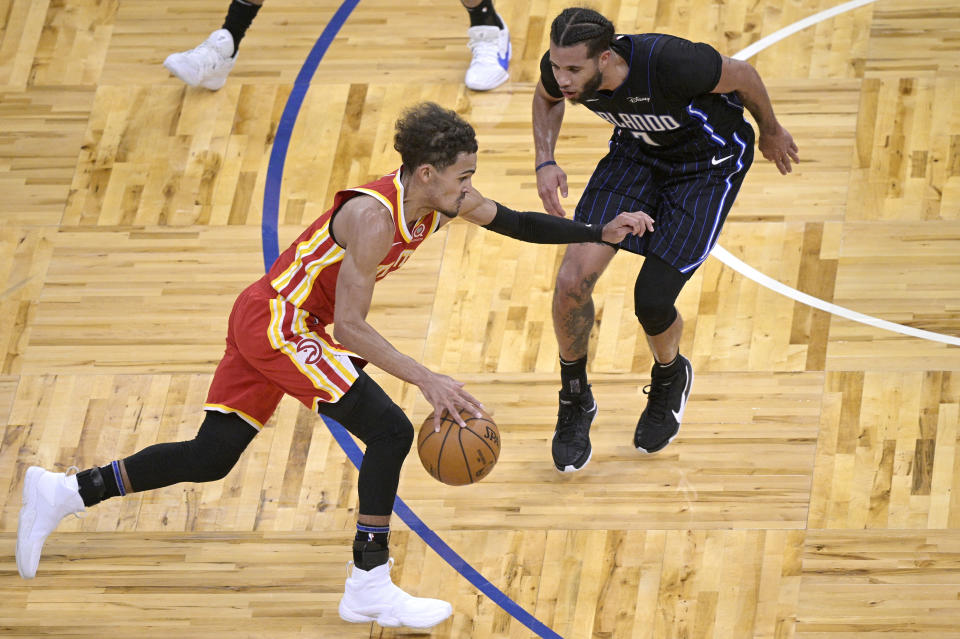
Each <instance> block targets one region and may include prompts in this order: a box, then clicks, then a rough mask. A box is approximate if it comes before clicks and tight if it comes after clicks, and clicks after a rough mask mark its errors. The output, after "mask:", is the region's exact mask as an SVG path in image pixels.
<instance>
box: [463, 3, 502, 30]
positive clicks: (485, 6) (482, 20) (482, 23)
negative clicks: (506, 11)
mask: <svg viewBox="0 0 960 639" xmlns="http://www.w3.org/2000/svg"><path fill="white" fill-rule="evenodd" d="M464 8H465V9H466V10H467V13H469V14H470V26H471V27H497V28H498V29H502V28H503V20H501V19H500V16H498V15H497V12H496V10H495V9H494V8H493V0H483V2H481V3H480V4H478V5H477V6H475V7H473V8H472V9H471V8H470V7H464Z"/></svg>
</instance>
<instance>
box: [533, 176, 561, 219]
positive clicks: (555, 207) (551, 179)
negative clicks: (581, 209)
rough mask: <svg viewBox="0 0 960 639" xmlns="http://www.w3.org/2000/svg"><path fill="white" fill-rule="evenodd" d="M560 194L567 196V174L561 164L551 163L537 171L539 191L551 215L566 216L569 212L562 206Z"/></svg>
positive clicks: (545, 208) (546, 209)
mask: <svg viewBox="0 0 960 639" xmlns="http://www.w3.org/2000/svg"><path fill="white" fill-rule="evenodd" d="M558 189H559V191H560V195H561V196H563V197H567V174H566V173H564V172H563V169H561V168H560V167H559V166H557V165H555V164H550V165H548V166H545V167H543V168H542V169H540V170H539V171H537V193H538V194H539V195H540V201H541V202H543V208H544V210H545V211H546V212H547V213H549V214H550V215H556V216H557V217H566V216H567V212H566V211H564V210H563V207H562V206H560V198H559V197H557V190H558Z"/></svg>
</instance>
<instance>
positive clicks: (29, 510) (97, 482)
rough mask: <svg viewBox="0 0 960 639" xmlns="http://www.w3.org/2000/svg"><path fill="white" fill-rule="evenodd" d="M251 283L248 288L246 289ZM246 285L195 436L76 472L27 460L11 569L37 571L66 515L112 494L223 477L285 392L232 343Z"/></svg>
mask: <svg viewBox="0 0 960 639" xmlns="http://www.w3.org/2000/svg"><path fill="white" fill-rule="evenodd" d="M251 288H252V287H251ZM250 292H251V289H250V288H248V289H247V290H246V291H244V292H243V293H242V294H241V295H240V296H239V297H238V298H237V301H236V303H235V304H234V307H233V311H232V312H231V314H230V322H229V332H228V336H227V348H226V352H225V353H224V356H223V359H221V361H220V364H219V365H218V366H217V370H216V373H215V374H214V377H213V382H212V383H211V384H210V390H209V393H208V395H207V404H206V406H205V407H206V409H207V413H206V416H205V418H204V420H203V423H202V424H201V426H200V429H199V431H198V432H197V435H196V437H194V438H193V439H192V440H189V441H182V442H171V443H164V444H155V445H153V446H149V447H147V448H145V449H143V450H141V451H139V452H138V453H135V454H133V455H131V456H129V457H125V458H123V459H118V460H115V461H113V462H111V463H109V464H106V465H104V466H94V467H91V468H88V469H86V470H84V471H81V472H79V473H77V474H76V475H66V474H64V473H53V472H49V471H46V470H44V469H43V468H40V467H39V466H32V467H30V468H28V469H27V472H26V473H25V475H24V484H23V506H22V508H21V509H20V519H19V523H18V526H17V548H16V556H17V569H18V570H19V572H20V575H21V576H23V577H25V578H27V579H29V578H32V577H33V576H34V575H36V572H37V566H38V564H39V562H40V555H41V553H42V551H43V544H44V542H45V541H46V539H47V537H48V536H49V535H50V533H52V532H53V531H54V529H55V528H56V527H57V525H58V524H59V523H60V521H61V520H62V519H63V518H64V517H66V516H67V515H69V514H74V513H79V512H83V511H84V510H85V509H86V508H88V507H90V506H93V505H95V504H98V503H100V502H101V501H103V500H104V499H109V498H111V497H122V496H124V495H127V494H129V493H134V492H142V491H145V490H153V489H155V488H160V487H163V486H170V485H172V484H176V483H180V482H185V481H192V482H207V481H214V480H217V479H221V478H222V477H224V476H225V475H226V474H227V473H228V472H229V471H230V469H231V468H233V466H234V465H235V464H236V462H237V460H238V459H239V458H240V455H241V453H243V451H244V449H245V448H246V447H247V444H249V443H250V441H251V440H252V439H253V437H254V436H255V435H256V434H257V432H258V430H259V428H260V426H261V425H262V424H263V423H264V422H266V420H267V419H269V417H270V415H271V414H272V413H273V411H274V409H275V408H276V406H277V403H278V402H279V401H280V398H281V397H282V395H283V393H282V391H281V390H280V389H279V388H277V387H276V386H274V385H272V384H271V383H270V382H269V381H268V380H267V379H266V378H264V377H263V376H262V375H261V374H260V373H259V372H257V371H256V370H254V369H253V368H252V367H251V366H250V365H249V364H248V363H247V362H246V360H245V359H244V358H243V357H242V356H241V354H240V352H239V350H238V348H237V344H236V341H235V339H234V338H235V335H236V330H237V327H238V318H239V317H244V318H245V317H246V316H247V315H248V314H247V313H244V312H241V311H242V310H243V308H244V306H245V304H247V303H248V302H249V301H250V299H251V296H250Z"/></svg>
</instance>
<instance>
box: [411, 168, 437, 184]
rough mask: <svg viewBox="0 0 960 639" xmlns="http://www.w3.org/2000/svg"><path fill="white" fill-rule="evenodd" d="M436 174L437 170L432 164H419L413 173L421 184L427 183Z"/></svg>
mask: <svg viewBox="0 0 960 639" xmlns="http://www.w3.org/2000/svg"><path fill="white" fill-rule="evenodd" d="M436 172H437V169H436V168H434V166H433V165H432V164H421V165H420V166H418V167H417V169H416V170H415V171H414V172H413V173H414V175H416V176H417V179H419V180H420V181H421V182H429V181H430V180H432V179H433V177H434V173H436Z"/></svg>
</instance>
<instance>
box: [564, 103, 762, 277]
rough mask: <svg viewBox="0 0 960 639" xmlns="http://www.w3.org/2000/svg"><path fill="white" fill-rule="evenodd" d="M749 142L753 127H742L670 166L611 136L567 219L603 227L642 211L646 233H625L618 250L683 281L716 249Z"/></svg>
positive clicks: (741, 175) (747, 160)
mask: <svg viewBox="0 0 960 639" xmlns="http://www.w3.org/2000/svg"><path fill="white" fill-rule="evenodd" d="M617 133H620V131H619V130H618V131H617ZM753 143H754V133H753V128H752V127H751V126H750V125H749V124H747V123H746V122H744V126H743V127H741V128H740V130H738V131H737V132H736V133H734V134H733V135H732V136H730V137H729V139H728V141H727V144H726V145H725V146H720V145H719V144H718V145H717V148H716V151H715V152H714V154H713V155H712V156H711V157H708V158H704V159H701V160H696V161H690V162H673V161H666V160H662V159H658V158H656V157H653V156H651V155H649V154H648V153H646V150H645V148H646V145H644V144H643V143H642V142H639V141H636V140H634V139H633V138H631V137H629V135H618V134H615V135H614V137H613V139H611V141H610V152H609V153H608V154H607V155H606V156H605V157H604V158H603V159H602V160H600V163H599V164H598V165H597V168H596V170H594V172H593V175H592V176H591V177H590V182H589V183H587V188H586V190H585V191H584V192H583V196H582V197H581V198H580V202H579V204H577V211H576V215H575V216H574V219H576V220H579V221H581V222H587V223H590V224H596V223H606V222H608V221H609V220H611V219H613V218H614V217H616V216H617V215H618V214H619V213H621V212H623V211H643V212H644V213H647V214H648V215H650V216H651V217H652V218H653V220H654V225H653V228H654V230H653V233H645V234H644V235H643V236H642V237H636V236H634V235H628V236H627V238H626V239H625V240H624V241H623V242H621V243H620V244H619V245H617V248H622V249H625V250H627V251H631V252H633V253H638V254H640V255H648V254H652V255H656V256H658V257H659V258H660V259H662V260H663V261H664V262H666V263H667V264H670V265H671V266H673V267H674V268H676V269H677V270H679V271H680V272H681V273H685V274H687V275H690V274H691V273H693V271H694V270H696V268H697V267H698V266H700V264H701V263H702V262H703V261H704V260H705V259H707V255H709V254H710V251H711V250H712V249H713V247H714V245H715V244H716V243H717V237H718V236H719V235H720V229H721V228H722V227H723V222H724V220H726V218H727V213H728V212H729V211H730V207H732V206H733V201H734V199H735V198H736V197H737V193H738V192H739V191H740V185H741V184H742V183H743V178H744V176H745V175H746V173H747V169H749V168H750V164H751V163H752V162H753Z"/></svg>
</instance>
